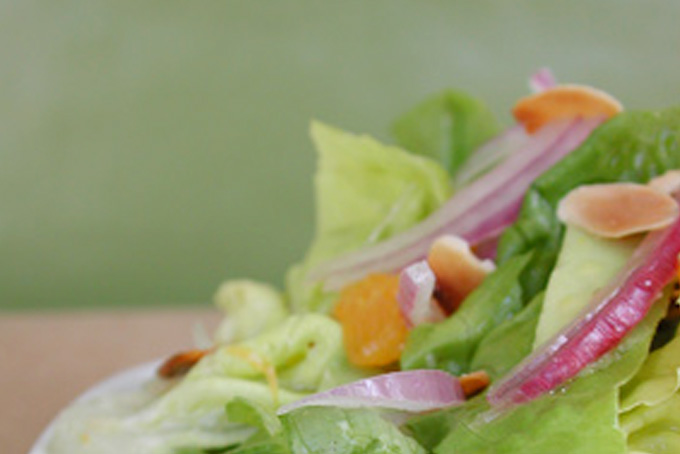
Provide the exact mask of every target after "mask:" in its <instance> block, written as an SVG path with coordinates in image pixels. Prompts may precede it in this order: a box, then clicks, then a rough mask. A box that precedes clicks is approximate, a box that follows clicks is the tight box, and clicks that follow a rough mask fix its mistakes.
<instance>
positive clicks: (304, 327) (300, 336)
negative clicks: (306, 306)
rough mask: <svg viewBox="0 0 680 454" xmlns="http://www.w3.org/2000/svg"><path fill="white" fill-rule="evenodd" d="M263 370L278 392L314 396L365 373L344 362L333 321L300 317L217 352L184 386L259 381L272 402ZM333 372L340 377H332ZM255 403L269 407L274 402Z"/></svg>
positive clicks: (310, 316) (194, 371) (341, 344)
mask: <svg viewBox="0 0 680 454" xmlns="http://www.w3.org/2000/svg"><path fill="white" fill-rule="evenodd" d="M258 363H260V365H258ZM262 365H264V366H271V367H273V368H274V369H275V371H276V375H277V380H278V384H279V386H280V387H281V388H283V389H285V390H289V391H294V392H296V393H299V392H303V393H304V392H315V391H318V390H320V389H321V387H322V384H323V386H324V387H333V386H337V385H339V384H341V383H345V382H346V381H349V380H353V379H357V378H363V377H364V374H365V373H367V372H364V371H360V370H358V369H354V368H352V366H350V365H349V364H348V363H347V362H346V357H345V350H344V347H343V343H342V330H341V328H340V325H339V324H338V323H337V322H336V321H335V320H332V319H331V318H329V317H326V316H325V315H321V314H299V315H293V316H290V317H289V318H287V319H286V320H285V321H284V322H283V323H282V324H281V325H279V326H278V327H277V328H275V329H273V330H271V331H268V332H266V333H263V334H261V335H260V336H258V337H256V338H254V339H250V340H248V341H244V342H241V343H238V344H234V345H226V346H222V347H219V348H218V349H217V350H216V351H215V352H214V353H213V354H211V355H208V356H206V357H205V358H204V359H203V360H201V361H200V362H199V363H198V364H197V365H196V366H195V367H194V368H193V369H192V370H191V372H190V373H189V375H188V376H187V377H186V378H185V380H184V382H183V383H182V385H184V383H187V384H190V383H191V382H192V381H196V380H201V379H204V378H215V377H231V378H243V379H248V380H258V381H259V382H261V384H262V386H264V387H265V388H267V390H268V391H267V392H268V393H269V394H270V397H271V391H270V390H269V387H268V385H267V384H266V382H265V376H264V374H263V370H262V369H263V368H262ZM336 372H337V373H339V374H340V377H339V378H337V377H335V376H334V373H336ZM245 396H246V397H250V396H248V395H247V394H245ZM253 400H255V401H256V402H258V400H257V399H253ZM259 403H261V404H269V405H270V406H271V404H272V403H273V402H271V401H269V402H267V401H259ZM280 403H284V402H280Z"/></svg>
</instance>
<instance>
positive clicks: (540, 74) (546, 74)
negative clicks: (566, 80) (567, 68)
mask: <svg viewBox="0 0 680 454" xmlns="http://www.w3.org/2000/svg"><path fill="white" fill-rule="evenodd" d="M556 86H557V81H556V80H555V76H554V75H553V73H552V71H550V69H549V68H541V69H539V70H538V71H536V72H535V73H534V74H532V75H531V78H530V79H529V88H531V91H533V92H534V93H540V92H542V91H546V90H549V89H551V88H555V87H556Z"/></svg>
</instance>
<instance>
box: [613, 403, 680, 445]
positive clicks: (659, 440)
mask: <svg viewBox="0 0 680 454" xmlns="http://www.w3.org/2000/svg"><path fill="white" fill-rule="evenodd" d="M621 427H622V428H623V430H624V432H626V433H627V434H628V448H629V452H630V453H631V454H632V453H633V452H635V453H641V454H676V453H678V452H680V433H678V427H680V395H679V394H677V393H675V394H672V395H671V396H670V397H669V398H668V399H666V400H664V401H663V402H661V403H658V404H656V405H652V406H646V405H643V406H640V407H637V408H635V409H633V410H631V411H629V412H626V413H624V414H622V415H621Z"/></svg>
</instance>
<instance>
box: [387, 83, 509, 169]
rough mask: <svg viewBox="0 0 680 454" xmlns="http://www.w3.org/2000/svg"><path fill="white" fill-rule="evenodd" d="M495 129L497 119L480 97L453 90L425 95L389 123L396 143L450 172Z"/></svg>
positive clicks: (490, 135) (497, 126)
mask: <svg viewBox="0 0 680 454" xmlns="http://www.w3.org/2000/svg"><path fill="white" fill-rule="evenodd" d="M499 130H500V127H499V124H498V121H497V120H496V118H495V117H494V115H493V113H492V112H491V110H489V108H488V107H487V106H486V105H485V104H484V103H483V102H482V101H481V100H478V99H476V98H474V97H472V96H470V95H467V94H465V93H461V92H458V91H453V90H447V91H444V92H442V93H438V94H436V95H434V96H431V97H429V98H428V99H426V100H425V101H423V102H421V103H420V104H418V105H417V106H415V107H414V108H413V109H411V110H410V111H408V112H406V113H405V114H403V115H401V116H400V117H399V118H398V119H397V120H396V121H395V122H394V124H393V125H392V134H393V135H394V137H395V138H396V139H397V143H399V145H401V146H402V147H404V148H406V149H407V150H409V151H412V152H414V153H418V154H421V155H423V156H427V157H430V158H432V159H434V160H435V161H437V162H439V163H440V164H441V165H442V166H443V167H444V168H446V169H447V170H448V171H449V173H450V174H451V175H455V174H456V172H457V171H458V169H459V168H460V166H461V165H462V164H463V163H464V162H465V161H466V160H467V158H468V157H469V156H470V154H472V152H473V151H474V150H475V149H477V147H479V146H480V145H481V144H482V143H483V142H485V141H486V140H488V139H490V138H491V137H493V136H494V135H496V134H497V133H498V131H499Z"/></svg>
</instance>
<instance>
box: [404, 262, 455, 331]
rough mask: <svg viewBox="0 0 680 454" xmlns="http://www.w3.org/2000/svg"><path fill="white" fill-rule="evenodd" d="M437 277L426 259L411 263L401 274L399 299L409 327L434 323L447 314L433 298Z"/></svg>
mask: <svg viewBox="0 0 680 454" xmlns="http://www.w3.org/2000/svg"><path fill="white" fill-rule="evenodd" d="M435 282H436V278H435V275H434V273H433V272H432V269H431V268H430V266H429V265H428V264H427V262H426V261H424V260H423V261H420V262H417V263H414V264H413V265H410V266H408V267H406V268H404V270H403V271H402V272H401V274H400V275H399V291H398V292H397V301H398V302H399V309H400V310H401V314H402V315H403V316H404V319H405V320H406V323H407V325H409V327H414V326H418V325H420V324H421V323H428V322H430V323H434V322H438V321H441V320H444V319H445V318H446V315H445V314H444V312H443V311H442V309H441V308H440V307H439V305H438V304H437V302H436V301H435V300H434V299H433V297H432V295H433V293H434V286H435Z"/></svg>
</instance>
